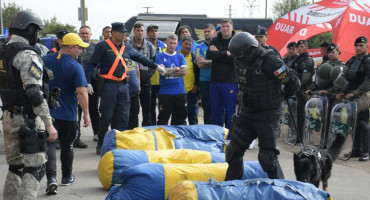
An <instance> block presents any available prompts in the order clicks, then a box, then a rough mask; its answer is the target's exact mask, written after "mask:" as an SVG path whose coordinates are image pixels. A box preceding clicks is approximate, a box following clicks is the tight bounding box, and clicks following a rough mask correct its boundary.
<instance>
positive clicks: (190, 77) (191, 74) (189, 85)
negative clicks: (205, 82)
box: [184, 53, 195, 93]
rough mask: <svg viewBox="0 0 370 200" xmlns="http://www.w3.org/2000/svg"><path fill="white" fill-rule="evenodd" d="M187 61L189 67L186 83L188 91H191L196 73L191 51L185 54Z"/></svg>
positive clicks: (185, 78)
mask: <svg viewBox="0 0 370 200" xmlns="http://www.w3.org/2000/svg"><path fill="white" fill-rule="evenodd" d="M185 61H186V65H187V67H188V69H187V71H186V76H184V84H185V90H186V93H189V91H190V90H191V89H193V86H194V84H195V74H194V69H193V68H194V67H193V62H192V59H191V53H189V54H188V55H187V56H185Z"/></svg>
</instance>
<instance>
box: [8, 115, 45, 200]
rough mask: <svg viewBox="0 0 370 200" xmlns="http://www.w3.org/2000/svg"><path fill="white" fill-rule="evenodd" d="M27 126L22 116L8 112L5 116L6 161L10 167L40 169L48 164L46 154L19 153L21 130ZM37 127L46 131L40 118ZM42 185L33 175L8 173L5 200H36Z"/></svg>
mask: <svg viewBox="0 0 370 200" xmlns="http://www.w3.org/2000/svg"><path fill="white" fill-rule="evenodd" d="M23 124H25V120H24V118H23V116H22V115H17V114H11V113H9V112H8V111H5V112H4V115H3V129H4V144H5V152H6V161H7V163H8V165H24V167H25V168H27V167H40V166H42V165H44V164H45V162H46V154H45V153H35V154H21V153H20V152H19V150H20V148H19V128H20V126H21V125H23ZM36 127H37V128H39V129H45V127H44V124H43V123H42V122H41V120H40V118H36ZM39 188H40V183H39V182H38V181H37V180H36V179H35V177H33V176H32V175H31V174H28V173H26V174H24V175H23V177H20V176H19V175H16V174H15V173H13V172H10V171H8V174H7V177H6V180H5V184H4V196H3V197H4V200H7V199H11V200H14V199H36V198H37V192H38V189H39Z"/></svg>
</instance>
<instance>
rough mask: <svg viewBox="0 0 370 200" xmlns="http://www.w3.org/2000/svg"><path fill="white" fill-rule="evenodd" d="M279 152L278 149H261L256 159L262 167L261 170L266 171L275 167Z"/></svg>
mask: <svg viewBox="0 0 370 200" xmlns="http://www.w3.org/2000/svg"><path fill="white" fill-rule="evenodd" d="M279 154H280V152H279V151H278V150H266V149H261V150H260V152H259V153H258V161H259V163H260V165H261V167H262V169H263V171H265V172H268V171H270V170H272V169H275V168H276V166H277V165H279V162H278V157H277V156H278V155H279Z"/></svg>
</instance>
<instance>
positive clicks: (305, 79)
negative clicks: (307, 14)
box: [291, 40, 315, 142]
mask: <svg viewBox="0 0 370 200" xmlns="http://www.w3.org/2000/svg"><path fill="white" fill-rule="evenodd" d="M297 49H298V54H299V55H298V57H297V58H296V59H295V60H294V61H293V63H292V65H291V67H292V68H293V70H294V71H296V73H297V76H298V77H299V80H300V81H301V89H300V90H299V91H298V92H297V93H296V97H297V129H298V130H297V134H298V136H299V137H297V142H301V141H299V140H302V136H303V123H304V106H305V105H306V102H307V98H306V97H305V95H304V92H305V91H306V90H307V89H308V88H309V87H310V85H311V83H312V81H311V78H312V75H313V74H314V65H315V63H314V61H313V59H312V58H311V56H310V55H309V54H308V53H307V50H308V42H307V41H306V40H299V41H298V42H297Z"/></svg>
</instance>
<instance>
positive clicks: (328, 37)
mask: <svg viewBox="0 0 370 200" xmlns="http://www.w3.org/2000/svg"><path fill="white" fill-rule="evenodd" d="M332 41H333V32H331V31H330V32H326V33H321V34H318V35H315V36H313V37H311V38H309V39H308V40H307V42H308V46H309V48H319V47H320V44H322V43H323V42H328V43H331V42H332Z"/></svg>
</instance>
